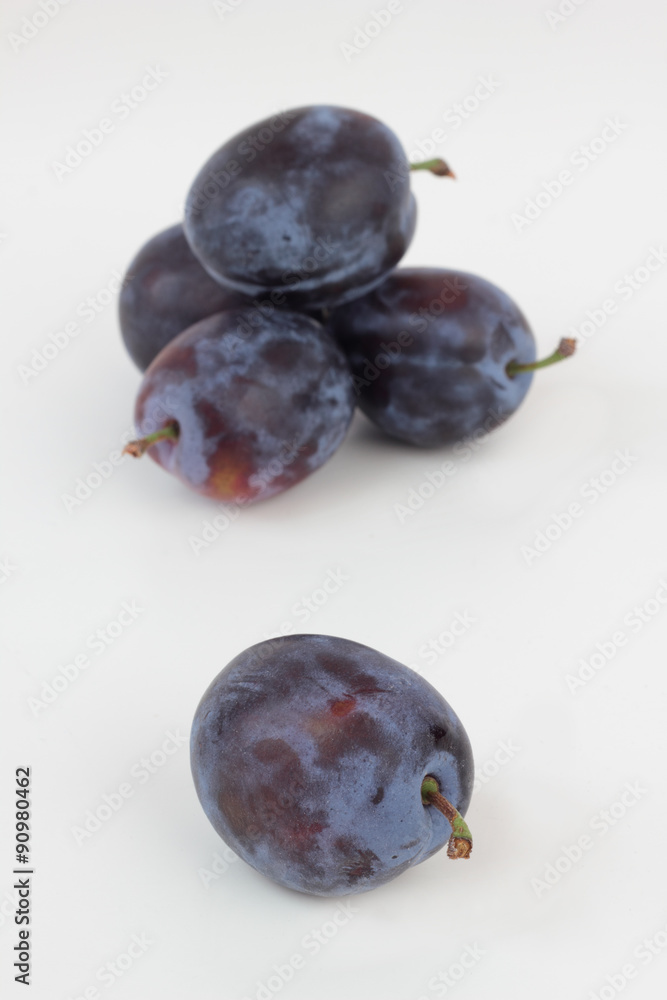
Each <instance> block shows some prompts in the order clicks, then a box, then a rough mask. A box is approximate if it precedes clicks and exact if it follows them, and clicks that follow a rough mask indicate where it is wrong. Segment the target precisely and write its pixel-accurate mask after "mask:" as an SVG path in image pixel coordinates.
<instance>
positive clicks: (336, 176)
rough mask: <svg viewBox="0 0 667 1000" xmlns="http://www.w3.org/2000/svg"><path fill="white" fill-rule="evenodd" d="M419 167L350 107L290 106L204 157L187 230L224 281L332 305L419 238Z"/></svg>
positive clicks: (369, 283) (387, 133) (303, 303)
mask: <svg viewBox="0 0 667 1000" xmlns="http://www.w3.org/2000/svg"><path fill="white" fill-rule="evenodd" d="M416 166H419V167H426V168H427V169H430V170H431V171H432V172H434V173H438V174H440V175H444V176H446V175H451V171H450V170H449V168H448V167H447V165H446V164H445V163H444V162H443V161H442V160H439V161H430V162H429V163H428V164H420V165H415V166H413V167H412V168H411V166H410V164H409V163H408V160H407V158H406V155H405V153H404V151H403V149H402V147H401V144H400V142H399V141H398V139H397V138H396V136H395V135H394V133H393V132H392V131H391V130H390V129H389V128H387V126H386V125H383V124H382V122H380V121H378V120H377V119H376V118H372V117H370V115H365V114H362V113H361V112H359V111H352V110H349V109H347V108H339V107H331V106H327V105H317V106H313V107H303V108H297V109H295V110H293V111H286V112H283V113H282V114H280V115H275V116H274V117H273V118H267V119H266V120H265V121H261V122H258V123H256V124H255V125H252V126H251V127H250V128H248V129H245V130H244V131H243V132H240V133H239V134H238V135H236V136H234V138H232V139H230V140H229V141H228V142H226V143H225V145H224V146H222V147H221V148H220V149H219V150H218V151H217V152H216V153H214V154H213V156H212V157H211V158H210V159H209V160H208V162H207V163H206V164H205V165H204V166H203V167H202V169H201V171H200V173H199V174H198V176H197V177H196V179H195V181H194V183H193V185H192V187H191V189H190V192H189V194H188V198H187V204H186V214H185V233H186V236H187V238H188V240H189V242H190V245H191V247H192V249H193V251H194V253H195V254H196V255H197V257H199V259H200V260H201V262H202V264H203V265H204V267H205V268H206V269H207V270H208V271H210V273H211V274H212V275H214V277H215V278H217V279H218V280H219V281H221V282H224V283H226V284H228V285H230V286H231V287H233V288H236V289H237V290H238V291H240V292H243V293H245V294H246V295H249V296H253V297H255V296H257V295H267V294H269V293H270V296H271V299H272V301H274V302H275V304H276V305H282V304H284V302H285V301H287V302H288V303H289V304H290V305H292V306H294V307H300V308H301V307H303V308H323V307H328V306H331V305H334V304H337V303H340V302H344V301H347V300H348V299H350V298H353V297H354V296H357V295H361V294H363V293H364V292H365V291H366V290H368V289H369V288H372V287H373V286H374V285H376V284H377V283H378V282H380V281H381V280H382V278H383V277H384V276H385V275H386V274H388V273H389V272H390V271H391V269H392V268H393V267H395V266H396V264H397V263H398V262H399V260H400V259H401V257H402V256H403V254H404V253H405V251H406V250H407V248H408V245H409V243H410V241H411V239H412V236H413V233H414V228H415V220H416V206H415V199H414V196H413V195H412V194H411V192H410V184H409V174H410V170H411V169H415V168H416Z"/></svg>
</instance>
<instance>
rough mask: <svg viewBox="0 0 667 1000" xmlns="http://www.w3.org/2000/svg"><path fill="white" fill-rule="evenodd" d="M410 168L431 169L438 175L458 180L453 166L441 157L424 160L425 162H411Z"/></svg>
mask: <svg viewBox="0 0 667 1000" xmlns="http://www.w3.org/2000/svg"><path fill="white" fill-rule="evenodd" d="M410 170H429V171H430V172H431V173H432V174H435V176H436V177H451V178H452V179H453V180H456V174H455V173H454V171H453V170H452V168H451V167H450V166H449V164H448V163H445V161H444V160H441V159H440V158H439V157H438V158H436V159H435V160H424V161H423V163H411V164H410Z"/></svg>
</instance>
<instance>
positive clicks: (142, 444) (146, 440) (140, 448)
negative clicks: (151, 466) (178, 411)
mask: <svg viewBox="0 0 667 1000" xmlns="http://www.w3.org/2000/svg"><path fill="white" fill-rule="evenodd" d="M178 434H179V430H178V424H177V423H176V421H175V420H172V421H170V422H169V423H168V424H165V426H164V427H161V428H160V430H159V431H155V433H154V434H147V435H146V437H143V438H138V439H137V440H136V441H129V442H128V443H127V444H126V445H125V447H124V448H123V454H124V455H131V456H132V458H141V456H142V455H143V454H144V452H145V451H148V449H149V448H150V446H151V445H152V444H155V442H156V441H164V440H165V438H173V439H174V440H177V439H178Z"/></svg>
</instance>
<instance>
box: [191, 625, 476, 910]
mask: <svg viewBox="0 0 667 1000" xmlns="http://www.w3.org/2000/svg"><path fill="white" fill-rule="evenodd" d="M191 763H192V773H193V777H194V782H195V787H196V789H197V794H198V796H199V799H200V801H201V804H202V806H203V808H204V812H205V813H206V815H207V816H208V818H209V820H210V821H211V823H212V824H213V826H214V827H215V829H216V831H217V832H218V834H219V835H220V836H221V837H222V839H223V840H224V841H225V842H226V843H227V844H228V845H229V846H230V847H231V848H232V849H233V850H234V851H236V852H237V854H239V855H240V856H241V857H242V858H243V859H244V860H245V861H247V862H248V864H250V865H252V866H253V867H254V868H256V869H257V870H258V871H260V872H262V873H263V874H264V875H267V876H268V877H269V878H271V879H273V880H274V881H276V882H278V883H280V884H281V885H284V886H287V887H288V888H291V889H296V890H299V891H300V892H305V893H311V894H314V895H320V896H330V895H340V894H345V893H358V892H365V891H367V890H369V889H373V888H375V887H376V886H379V885H382V884H383V883H385V882H388V881H389V880H390V879H393V878H395V877H396V876H397V875H399V874H400V873H401V872H403V871H405V870H406V869H407V868H409V867H411V866H412V865H415V864H418V863H419V862H421V861H424V860H425V859H426V858H429V857H431V855H433V854H435V852H436V851H439V850H440V848H442V847H443V846H444V845H445V844H449V847H448V854H449V856H450V857H466V856H467V855H468V854H469V853H470V850H471V847H472V840H471V838H470V833H469V831H468V830H467V827H466V826H465V823H464V821H463V819H462V816H463V814H464V813H465V811H466V809H467V807H468V804H469V802H470V797H471V794H472V785H473V759H472V750H471V747H470V741H469V740H468V736H467V735H466V732H465V730H464V728H463V726H462V724H461V722H460V720H459V718H458V717H457V716H456V714H455V713H454V711H453V710H452V709H451V708H450V706H449V705H448V704H447V702H446V701H445V700H444V698H443V697H442V696H441V695H440V694H439V693H438V692H437V691H436V690H435V688H434V687H432V686H431V685H430V684H429V683H428V682H427V681H426V680H424V679H423V678H422V677H421V676H419V675H418V674H417V673H415V672H414V671H413V670H411V669H410V668H409V667H406V666H403V665H402V664H400V663H397V662H396V661H395V660H393V659H390V658H389V657H388V656H385V655H384V654H382V653H379V652H377V651H376V650H374V649H370V648H369V647H368V646H363V645H361V644H360V643H357V642H352V641H350V640H348V639H341V638H337V637H334V636H326V635H292V636H287V637H283V638H279V639H271V640H267V641H265V642H261V643H258V644H257V645H255V646H251V647H250V648H249V649H246V650H245V651H244V652H242V653H241V654H240V655H239V656H237V657H236V658H235V659H234V660H232V661H231V663H229V664H228V666H226V667H225V668H224V670H222V671H221V673H219V674H218V676H217V677H216V678H215V680H214V681H213V683H212V684H211V685H210V687H209V688H208V690H207V691H206V692H205V694H204V696H203V698H202V700H201V702H200V703H199V706H198V708H197V711H196V714H195V718H194V723H193V727H192V735H191ZM438 800H441V801H438ZM441 809H442V810H443V811H444V813H445V814H447V815H448V816H449V818H446V815H444V814H443V812H441V811H440V810H441Z"/></svg>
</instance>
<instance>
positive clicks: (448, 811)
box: [422, 775, 472, 858]
mask: <svg viewBox="0 0 667 1000" xmlns="http://www.w3.org/2000/svg"><path fill="white" fill-rule="evenodd" d="M422 802H423V803H424V805H425V806H435V808H436V809H438V810H439V811H440V812H441V813H442V815H443V816H444V817H445V818H446V819H447V821H448V822H449V825H450V826H451V828H452V835H451V837H450V838H449V843H448V844H447V857H448V858H469V857H470V855H471V853H472V834H471V833H470V830H469V829H468V824H467V823H466V821H465V820H464V818H463V816H462V815H461V813H460V812H459V811H458V809H456V808H455V807H454V806H453V805H452V804H451V802H449V801H448V800H447V799H446V798H445V796H444V795H442V794H441V793H440V786H439V785H438V782H437V781H436V780H435V778H433V777H431V775H427V776H426V777H425V778H424V780H423V781H422Z"/></svg>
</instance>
